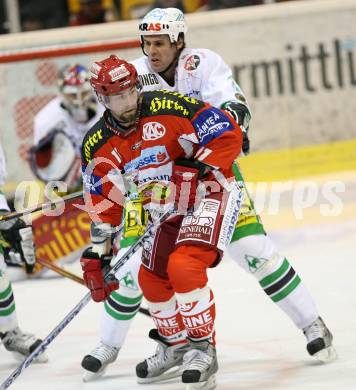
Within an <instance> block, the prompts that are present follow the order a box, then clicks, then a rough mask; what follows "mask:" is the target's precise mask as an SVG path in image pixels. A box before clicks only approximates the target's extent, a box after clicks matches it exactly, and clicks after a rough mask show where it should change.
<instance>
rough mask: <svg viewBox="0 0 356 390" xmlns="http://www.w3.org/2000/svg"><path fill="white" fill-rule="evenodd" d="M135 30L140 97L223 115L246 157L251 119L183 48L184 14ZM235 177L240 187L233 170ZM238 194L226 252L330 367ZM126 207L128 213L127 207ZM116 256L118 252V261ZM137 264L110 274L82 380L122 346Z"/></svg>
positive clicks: (324, 347) (213, 65)
mask: <svg viewBox="0 0 356 390" xmlns="http://www.w3.org/2000/svg"><path fill="white" fill-rule="evenodd" d="M139 30H140V32H139V33H140V36H141V46H142V50H143V53H144V56H142V57H141V58H139V59H137V60H134V61H132V63H133V64H134V65H135V67H136V68H137V71H138V73H139V78H140V81H141V84H142V87H143V90H144V91H148V90H156V89H166V90H170V91H176V92H179V93H182V94H185V95H188V96H191V97H194V98H197V99H201V100H204V101H207V102H209V103H211V104H212V105H215V106H217V107H220V108H224V109H226V110H227V111H229V113H230V114H232V115H233V117H234V118H235V120H236V121H237V122H238V123H239V124H240V125H241V127H242V129H243V131H244V143H243V152H244V153H245V154H247V153H248V152H249V140H248V136H247V135H248V133H247V131H248V128H249V121H250V118H251V113H250V109H249V106H248V104H247V102H246V99H245V97H244V95H243V93H242V91H241V89H240V87H239V86H238V85H237V84H236V82H235V81H234V79H233V76H232V72H231V69H230V68H229V67H228V66H227V65H226V63H225V62H224V61H223V59H222V58H221V57H220V56H219V55H218V54H217V53H214V52H212V51H211V50H207V49H191V48H186V47H185V45H186V44H185V35H186V32H187V26H186V23H185V19H184V14H183V13H182V12H181V11H180V10H178V9H175V8H166V9H162V8H156V9H154V10H152V11H151V12H149V13H148V14H147V15H146V16H145V17H144V18H143V20H142V21H141V23H140V25H139ZM162 104H163V103H162ZM172 111H174V108H172ZM236 178H237V180H238V181H239V183H240V184H241V185H243V186H244V180H243V178H242V176H241V174H240V173H239V170H238V169H236ZM244 192H245V194H244V195H245V200H244V204H243V207H242V211H241V213H240V218H239V220H238V222H237V224H236V227H235V232H234V235H233V238H232V242H231V244H230V246H229V249H228V252H229V254H230V256H231V257H232V258H233V259H234V260H235V261H236V263H237V264H238V265H240V266H241V267H242V268H243V269H244V270H245V271H247V272H248V273H250V274H251V275H253V276H254V277H255V278H256V280H257V281H258V283H259V284H260V286H261V287H262V289H263V290H264V292H265V293H266V294H267V295H268V296H269V297H270V299H271V300H272V302H274V303H276V304H277V305H278V307H280V308H281V309H282V310H283V311H284V312H285V313H286V314H287V315H288V316H289V317H290V319H291V320H292V321H293V322H294V324H295V325H296V327H297V328H299V329H300V330H302V331H303V333H304V335H305V337H306V339H307V350H308V352H309V354H310V355H312V356H314V357H316V358H317V359H319V360H320V361H331V360H333V359H334V358H335V357H336V353H335V350H334V348H333V346H332V335H331V333H330V331H329V330H328V328H327V327H326V325H325V323H324V322H323V320H322V319H321V318H320V316H319V314H318V311H317V308H316V306H315V303H314V301H313V298H312V297H311V295H310V293H309V291H308V290H307V288H306V287H305V285H304V283H303V282H302V280H301V278H300V276H299V275H298V274H297V272H296V271H295V270H294V268H293V267H292V266H291V265H290V263H289V261H288V260H287V259H286V258H285V257H284V256H283V255H281V254H280V253H278V251H277V249H276V248H275V245H274V243H273V242H272V240H271V239H270V238H269V237H268V236H267V234H266V232H265V230H264V227H263V225H262V222H261V220H260V217H259V216H258V215H257V214H256V211H255V209H254V205H253V202H252V200H251V198H250V196H249V194H248V193H247V190H246V188H245V189H244ZM128 207H130V208H131V207H132V205H130V206H128ZM128 214H129V213H126V215H128ZM138 215H140V213H139V210H138ZM124 223H125V232H124V237H123V239H122V241H121V246H122V247H124V246H129V245H131V244H132V243H133V242H134V241H135V239H136V238H137V235H138V231H139V229H140V227H139V226H137V225H136V226H135V224H132V219H131V221H128V220H125V221H124ZM98 239H99V238H98ZM120 255H121V252H119V255H118V256H120ZM140 258H141V256H140V251H139V252H138V253H137V254H136V255H135V256H134V257H133V258H132V259H131V260H130V261H129V262H128V263H126V264H125V267H126V268H125V270H122V271H121V273H119V274H118V275H117V278H118V279H119V280H120V288H119V290H117V291H116V292H113V293H112V294H111V296H110V298H109V299H108V300H107V301H106V302H105V304H104V310H103V313H102V318H101V335H100V337H101V342H100V344H99V345H98V346H97V347H96V348H95V349H94V350H93V351H92V352H91V353H90V354H89V355H86V356H85V357H84V359H83V361H82V367H83V368H84V369H85V373H84V379H85V380H88V379H92V378H95V377H97V376H100V375H102V374H103V373H104V371H105V369H106V367H107V365H108V364H109V363H112V362H114V361H115V360H116V358H117V356H118V352H119V350H120V348H121V346H122V345H123V342H124V340H125V337H126V334H127V331H128V329H129V326H130V324H131V322H132V320H133V318H134V316H135V315H136V313H137V311H138V308H139V305H140V302H141V299H142V295H141V291H140V289H139V286H138V282H137V269H138V265H137V263H139V262H140ZM155 310H157V308H156V309H155ZM170 310H171V311H172V313H173V311H174V310H175V308H174V307H172V308H170ZM162 311H164V313H165V315H166V316H167V318H169V317H170V315H171V314H172V313H171V312H170V311H169V310H168V309H167V308H164V309H163V308H162ZM261 320H262V319H261ZM160 344H162V343H160ZM163 344H164V340H163ZM163 344H162V345H163ZM160 348H161V347H160ZM160 356H162V357H163V358H162V361H159V362H158V363H157V359H155V358H153V357H152V358H148V359H146V360H145V361H144V364H145V365H146V368H147V375H148V377H150V379H149V380H150V381H152V382H153V381H155V380H157V378H156V377H155V375H154V374H153V375H152V373H150V369H151V368H152V369H153V367H151V363H152V362H154V363H155V364H156V363H157V364H160V365H161V366H160V367H158V368H157V367H156V368H155V369H157V372H160V373H162V372H164V371H165V365H167V367H169V366H170V363H169V362H166V361H165V357H167V356H168V355H165V354H161V355H160ZM152 364H153V363H152ZM140 367H141V370H138V371H137V375H138V380H139V381H142V380H148V378H142V364H141V366H140ZM139 371H140V372H139ZM160 378H161V376H160Z"/></svg>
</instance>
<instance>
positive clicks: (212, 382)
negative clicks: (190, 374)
mask: <svg viewBox="0 0 356 390" xmlns="http://www.w3.org/2000/svg"><path fill="white" fill-rule="evenodd" d="M216 387H217V382H216V375H215V374H213V375H212V376H211V377H210V378H209V379H208V380H207V381H205V382H197V383H188V384H187V385H186V387H185V390H200V389H202V390H214V389H216Z"/></svg>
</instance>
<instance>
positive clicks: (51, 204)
mask: <svg viewBox="0 0 356 390" xmlns="http://www.w3.org/2000/svg"><path fill="white" fill-rule="evenodd" d="M82 197H83V192H82V191H78V192H73V194H69V195H66V196H63V198H60V199H58V200H55V201H53V202H47V203H42V204H41V205H39V206H35V207H31V208H29V209H26V210H23V211H13V212H11V213H8V214H4V215H0V221H8V220H10V219H14V218H19V217H23V216H24V215H28V214H32V213H34V212H36V211H40V210H42V211H46V210H53V208H54V207H55V206H56V205H58V204H60V203H62V202H63V201H64V202H67V201H70V200H73V199H79V198H82Z"/></svg>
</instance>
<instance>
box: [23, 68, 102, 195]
mask: <svg viewBox="0 0 356 390" xmlns="http://www.w3.org/2000/svg"><path fill="white" fill-rule="evenodd" d="M88 76H89V73H88V70H87V68H86V67H84V66H83V65H79V64H77V65H74V66H70V65H66V66H65V67H64V68H63V69H61V71H60V73H59V77H58V85H59V92H60V94H59V95H58V96H57V97H56V98H54V99H53V100H51V101H50V102H49V103H48V104H47V105H46V106H45V107H44V108H42V110H40V111H39V112H38V113H37V115H36V116H35V119H34V145H33V147H32V148H31V149H30V153H29V157H30V165H31V169H32V171H33V173H34V174H35V175H36V177H37V178H38V179H40V180H41V181H43V182H45V183H47V182H49V181H51V180H56V181H62V182H64V183H66V184H67V187H68V188H67V191H68V192H73V191H74V190H76V189H77V188H78V187H79V186H81V180H82V178H81V169H80V168H81V164H80V158H79V148H80V145H81V143H82V140H83V137H84V135H85V133H86V132H87V131H88V130H89V129H90V127H91V126H92V125H93V124H94V123H96V122H97V121H98V119H99V118H100V116H101V115H102V113H103V107H102V106H101V105H100V104H98V102H97V100H96V98H95V96H94V95H93V92H92V90H91V87H90V84H89V81H88V80H89V78H88Z"/></svg>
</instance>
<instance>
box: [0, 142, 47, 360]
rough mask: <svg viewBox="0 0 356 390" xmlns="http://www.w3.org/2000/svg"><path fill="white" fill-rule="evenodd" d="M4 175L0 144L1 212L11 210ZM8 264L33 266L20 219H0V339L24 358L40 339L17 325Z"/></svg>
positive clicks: (28, 233)
mask: <svg viewBox="0 0 356 390" xmlns="http://www.w3.org/2000/svg"><path fill="white" fill-rule="evenodd" d="M5 177H6V167H5V158H4V154H3V150H2V148H1V145H0V214H7V213H8V212H9V211H10V209H9V206H8V204H7V201H6V198H5V195H4V194H3V193H2V192H1V188H2V186H3V185H4V181H5ZM8 266H16V267H20V266H25V268H26V272H28V273H31V272H32V270H33V267H34V266H35V252H34V245H33V240H32V229H31V227H30V226H26V224H25V223H24V221H22V220H21V219H12V220H9V221H0V340H1V342H2V344H3V345H4V347H5V349H6V350H8V351H11V352H13V353H14V355H17V356H18V357H20V358H21V359H23V358H24V356H28V355H29V354H30V353H31V352H32V351H34V350H35V349H36V348H37V346H38V345H39V344H40V343H41V342H42V340H40V339H38V338H37V337H35V336H34V335H33V334H30V333H25V332H23V331H22V330H21V329H20V328H19V325H18V321H17V316H16V306H15V299H14V294H13V291H12V284H11V281H10V279H9V275H8V272H7V268H8ZM1 354H2V352H1V351H0V355H1ZM37 361H39V362H43V363H44V362H46V361H47V356H46V355H45V354H42V355H40V356H39V357H38V358H37Z"/></svg>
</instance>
